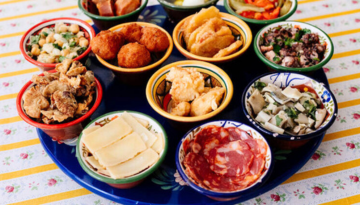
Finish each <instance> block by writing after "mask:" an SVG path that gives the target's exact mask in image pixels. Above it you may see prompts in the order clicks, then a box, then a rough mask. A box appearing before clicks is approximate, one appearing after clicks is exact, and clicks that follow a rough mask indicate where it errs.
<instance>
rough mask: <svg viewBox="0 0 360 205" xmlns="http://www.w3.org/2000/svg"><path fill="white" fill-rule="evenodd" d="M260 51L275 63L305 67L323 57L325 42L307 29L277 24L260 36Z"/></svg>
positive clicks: (314, 63)
mask: <svg viewBox="0 0 360 205" xmlns="http://www.w3.org/2000/svg"><path fill="white" fill-rule="evenodd" d="M259 44H260V45H259V46H260V51H261V52H262V53H263V54H264V55H265V57H266V58H267V59H268V60H270V61H271V62H274V63H276V64H280V65H282V66H285V67H292V68H307V67H310V66H313V65H316V64H318V63H320V61H321V60H322V59H323V58H324V53H325V51H326V44H321V43H320V40H319V35H318V34H317V33H312V32H311V31H310V30H309V29H301V28H299V27H297V26H295V27H293V28H283V27H282V26H280V25H279V26H278V27H276V28H274V29H271V30H270V31H268V32H266V33H264V36H263V37H260V42H259Z"/></svg>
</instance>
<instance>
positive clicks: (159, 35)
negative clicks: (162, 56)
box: [140, 27, 169, 52]
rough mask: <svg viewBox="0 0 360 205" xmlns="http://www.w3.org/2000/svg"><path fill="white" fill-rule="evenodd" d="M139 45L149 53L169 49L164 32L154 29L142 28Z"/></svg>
mask: <svg viewBox="0 0 360 205" xmlns="http://www.w3.org/2000/svg"><path fill="white" fill-rule="evenodd" d="M140 43H141V44H143V45H144V46H146V48H147V49H148V50H149V51H150V52H162V51H165V50H166V49H167V48H168V47H169V39H168V37H167V36H166V34H165V33H164V32H162V31H161V30H160V29H158V28H154V27H144V28H143V29H142V36H141V39H140Z"/></svg>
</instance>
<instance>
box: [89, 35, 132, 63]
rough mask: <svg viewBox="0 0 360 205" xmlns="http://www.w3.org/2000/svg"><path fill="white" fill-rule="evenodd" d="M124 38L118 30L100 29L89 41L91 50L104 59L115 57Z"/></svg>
mask: <svg viewBox="0 0 360 205" xmlns="http://www.w3.org/2000/svg"><path fill="white" fill-rule="evenodd" d="M124 42H125V38H124V36H123V35H121V34H120V33H119V32H112V31H109V30H106V31H101V32H100V33H98V34H97V35H96V36H95V38H93V39H92V40H91V41H90V46H91V50H92V51H93V52H94V53H95V54H96V55H98V56H100V57H101V58H103V59H104V60H111V59H114V58H116V55H117V53H118V52H119V50H120V48H121V46H123V45H124Z"/></svg>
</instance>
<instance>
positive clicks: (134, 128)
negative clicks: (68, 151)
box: [81, 112, 165, 179]
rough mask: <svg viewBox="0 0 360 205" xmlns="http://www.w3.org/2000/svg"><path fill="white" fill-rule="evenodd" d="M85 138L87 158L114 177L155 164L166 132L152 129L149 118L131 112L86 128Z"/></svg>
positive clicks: (131, 173)
mask: <svg viewBox="0 0 360 205" xmlns="http://www.w3.org/2000/svg"><path fill="white" fill-rule="evenodd" d="M104 133H106V137H105V138H104ZM81 141H82V143H83V144H84V146H85V149H86V150H88V151H87V152H85V153H86V156H85V160H86V162H87V163H89V165H91V167H92V168H94V170H95V171H96V172H97V173H99V174H102V175H105V176H107V177H111V178H113V179H122V178H127V177H131V176H133V175H136V174H138V173H140V172H143V171H144V170H146V169H147V168H149V167H151V166H152V165H153V164H155V163H156V162H157V161H158V160H159V155H160V154H161V153H162V151H163V150H164V146H165V142H164V137H163V136H162V134H158V133H154V132H152V131H149V122H148V121H146V120H144V119H140V118H136V117H134V116H133V115H131V114H129V113H127V112H124V113H123V114H121V115H120V116H118V117H116V118H113V119H112V120H111V122H109V123H108V124H105V125H104V126H101V127H100V126H98V125H96V124H95V126H93V127H89V128H87V129H85V130H84V131H83V136H82V138H81Z"/></svg>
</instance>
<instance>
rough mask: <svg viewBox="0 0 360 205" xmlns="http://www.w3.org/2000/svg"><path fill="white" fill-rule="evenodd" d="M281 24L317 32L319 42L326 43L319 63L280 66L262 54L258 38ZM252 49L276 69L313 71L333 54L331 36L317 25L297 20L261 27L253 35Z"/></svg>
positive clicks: (326, 61)
mask: <svg viewBox="0 0 360 205" xmlns="http://www.w3.org/2000/svg"><path fill="white" fill-rule="evenodd" d="M279 25H281V26H283V27H284V28H293V27H294V26H298V27H300V28H302V29H304V28H306V29H310V30H311V32H312V33H317V34H318V35H319V39H320V43H321V44H324V43H325V44H326V50H325V54H324V58H323V59H322V60H321V61H320V63H319V64H317V65H314V66H311V67H308V68H289V67H285V66H281V65H279V64H276V63H273V62H271V61H269V60H268V59H267V58H266V57H265V56H264V54H262V53H261V51H260V45H259V42H260V38H262V37H263V36H264V33H265V32H268V31H271V30H273V29H274V28H276V27H277V26H279ZM254 50H255V53H256V55H257V56H258V57H259V58H260V60H261V61H262V62H264V63H265V64H266V65H267V66H268V67H270V68H272V69H275V70H278V71H297V72H309V71H315V70H318V69H321V68H322V67H323V66H324V65H325V64H326V63H328V62H329V61H330V59H331V57H332V56H333V53H334V45H333V43H332V41H331V38H330V37H329V36H328V35H327V34H326V33H325V32H324V31H323V30H321V29H319V28H318V27H315V26H313V25H311V24H308V23H303V22H298V21H282V22H278V23H273V24H270V25H268V26H265V27H263V28H262V29H261V30H260V31H259V32H258V33H257V34H256V36H255V39H254Z"/></svg>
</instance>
